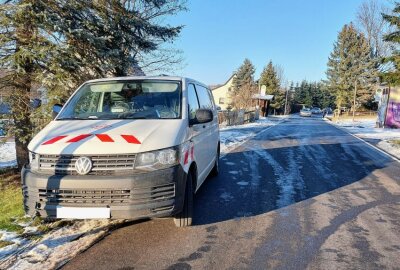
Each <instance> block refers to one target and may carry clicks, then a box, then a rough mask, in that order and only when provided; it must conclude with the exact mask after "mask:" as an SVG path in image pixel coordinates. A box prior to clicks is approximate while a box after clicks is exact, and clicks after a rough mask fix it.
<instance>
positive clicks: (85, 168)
mask: <svg viewBox="0 0 400 270" xmlns="http://www.w3.org/2000/svg"><path fill="white" fill-rule="evenodd" d="M92 166H93V163H92V160H90V158H88V157H80V158H78V159H77V160H76V162H75V170H76V172H77V173H79V174H80V175H85V174H88V173H89V172H90V170H91V169H92Z"/></svg>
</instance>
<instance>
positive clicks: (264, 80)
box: [259, 61, 280, 95]
mask: <svg viewBox="0 0 400 270" xmlns="http://www.w3.org/2000/svg"><path fill="white" fill-rule="evenodd" d="M259 84H260V85H265V86H266V93H267V94H270V95H274V94H275V93H276V92H277V91H278V90H279V87H280V85H279V81H278V77H277V74H276V71H275V68H274V66H273V65H272V61H269V63H268V65H267V66H266V67H264V70H263V71H262V72H261V75H260V80H259Z"/></svg>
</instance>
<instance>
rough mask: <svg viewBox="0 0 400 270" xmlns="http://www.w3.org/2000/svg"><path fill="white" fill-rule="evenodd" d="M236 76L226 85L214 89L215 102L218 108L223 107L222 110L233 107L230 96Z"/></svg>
mask: <svg viewBox="0 0 400 270" xmlns="http://www.w3.org/2000/svg"><path fill="white" fill-rule="evenodd" d="M235 75H236V74H233V75H232V76H231V77H230V78H229V79H228V81H227V82H226V83H225V84H223V85H219V86H217V87H215V88H212V93H213V96H214V102H215V104H216V105H217V106H219V107H221V110H227V109H228V108H231V107H232V106H231V99H230V94H231V91H233V86H232V83H233V78H234V77H235Z"/></svg>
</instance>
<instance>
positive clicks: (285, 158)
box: [63, 117, 400, 270]
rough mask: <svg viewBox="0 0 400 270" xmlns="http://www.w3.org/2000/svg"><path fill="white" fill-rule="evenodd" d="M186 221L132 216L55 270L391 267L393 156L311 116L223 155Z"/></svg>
mask: <svg viewBox="0 0 400 270" xmlns="http://www.w3.org/2000/svg"><path fill="white" fill-rule="evenodd" d="M195 211H196V213H195V218H194V222H195V226H193V227H190V228H183V229H179V228H175V227H174V225H173V222H172V221H171V220H169V219H158V220H151V221H138V222H131V223H129V224H127V225H126V226H125V227H123V228H120V229H117V230H115V231H113V232H112V233H111V234H110V235H109V236H107V237H106V238H105V239H104V240H102V241H101V242H99V243H97V244H96V245H94V246H93V247H91V248H90V249H88V250H87V251H86V252H84V253H82V254H80V255H78V256H77V257H76V258H75V259H73V260H72V261H70V262H69V263H68V264H66V265H65V266H64V268H63V269H65V270H67V269H68V270H69V269H74V270H75V269H272V268H273V269H381V268H387V269H399V267H400V255H399V254H400V163H398V162H397V161H394V160H392V159H390V158H389V157H388V156H386V155H384V154H382V153H380V152H379V151H377V150H374V149H373V148H371V147H370V146H368V145H367V144H365V143H364V142H362V141H360V140H358V139H356V138H354V137H352V136H351V135H349V134H347V133H346V132H344V131H342V130H340V129H337V128H336V127H334V126H332V125H330V124H327V123H325V122H324V121H322V120H320V119H315V118H311V119H304V118H298V117H297V118H296V117H293V118H290V119H288V120H286V121H284V122H283V123H280V124H279V125H277V126H275V127H273V128H270V129H267V130H263V131H261V132H260V133H258V135H256V136H255V137H253V138H252V139H250V140H249V141H247V142H246V143H244V144H242V145H241V146H240V147H238V148H236V149H235V150H234V151H232V152H231V153H228V154H226V155H225V156H224V157H223V158H222V160H221V173H220V176H219V177H217V178H211V179H208V180H207V182H206V183H205V184H204V185H203V186H202V187H201V189H200V190H199V192H198V193H197V194H196V197H195Z"/></svg>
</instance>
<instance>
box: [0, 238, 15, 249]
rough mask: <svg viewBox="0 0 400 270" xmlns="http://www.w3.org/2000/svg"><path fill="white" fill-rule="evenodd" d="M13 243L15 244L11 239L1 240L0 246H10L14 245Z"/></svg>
mask: <svg viewBox="0 0 400 270" xmlns="http://www.w3.org/2000/svg"><path fill="white" fill-rule="evenodd" d="M12 244H14V243H13V242H10V241H3V240H0V248H3V247H6V246H9V245H12Z"/></svg>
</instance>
